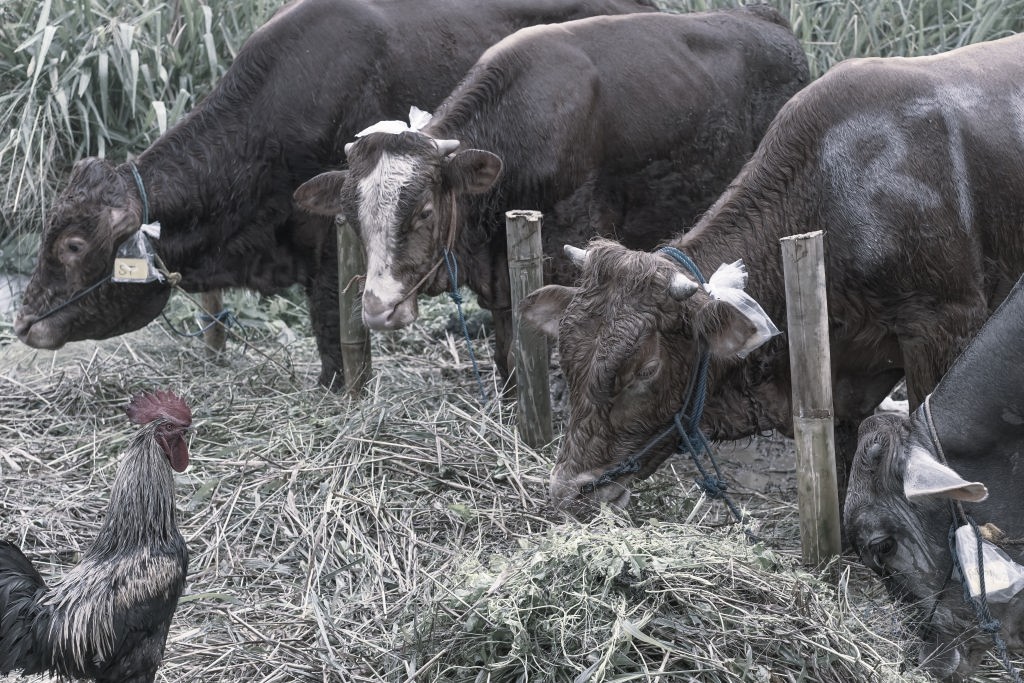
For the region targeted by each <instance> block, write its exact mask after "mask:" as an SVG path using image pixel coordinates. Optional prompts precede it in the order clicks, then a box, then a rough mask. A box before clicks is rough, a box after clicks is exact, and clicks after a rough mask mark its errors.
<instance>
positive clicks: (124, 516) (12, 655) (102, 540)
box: [0, 391, 192, 683]
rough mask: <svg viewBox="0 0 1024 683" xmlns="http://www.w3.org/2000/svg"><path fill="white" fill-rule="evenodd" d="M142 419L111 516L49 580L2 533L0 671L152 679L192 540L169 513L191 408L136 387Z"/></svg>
mask: <svg viewBox="0 0 1024 683" xmlns="http://www.w3.org/2000/svg"><path fill="white" fill-rule="evenodd" d="M127 412H128V419H129V420H131V421H132V422H133V423H135V424H138V425H143V427H142V429H140V430H139V432H138V434H136V435H135V438H134V440H133V441H132V442H131V445H129V446H128V449H127V451H126V453H125V455H124V458H123V461H122V462H121V464H120V466H119V467H118V470H117V476H116V477H115V479H114V486H113V490H112V491H111V494H110V504H109V505H108V507H107V517H106V519H105V520H104V522H103V526H102V528H101V529H100V531H99V533H98V534H97V536H96V540H95V541H94V542H93V544H92V547H90V548H89V550H87V551H86V553H85V555H84V556H83V557H82V561H81V562H80V563H79V564H78V566H76V567H75V568H74V569H71V570H70V571H69V572H68V573H67V574H65V575H64V577H63V579H61V580H60V581H59V582H58V583H56V584H55V585H54V586H52V587H48V586H47V585H46V583H45V582H44V581H43V577H42V576H40V575H39V572H38V571H36V569H35V567H33V566H32V563H31V562H30V561H29V560H28V558H26V557H25V555H24V554H22V552H21V550H19V549H18V548H17V547H16V546H14V545H12V544H10V543H7V542H5V541H0V674H8V673H10V672H11V671H19V670H20V671H22V672H24V673H26V674H33V673H41V672H51V673H55V674H57V675H58V676H62V677H73V678H87V679H93V680H96V681H110V682H113V681H118V682H119V683H136V682H142V681H153V680H154V679H155V678H156V670H157V667H158V666H159V665H160V661H161V659H162V658H163V653H164V644H165V642H166V640H167V632H168V629H169V628H170V624H171V616H172V615H173V614H174V609H175V607H176V606H177V604H178V597H179V596H180V595H181V592H182V590H183V589H184V587H185V572H186V570H187V568H188V549H187V548H186V546H185V541H184V539H183V538H182V537H181V534H180V533H179V532H178V527H177V525H176V524H175V522H174V475H173V473H172V472H171V470H172V469H173V470H175V471H177V472H183V471H184V470H185V468H186V467H187V466H188V445H187V444H186V442H185V436H184V435H185V431H186V430H187V429H188V427H189V426H190V425H191V424H192V411H191V410H189V407H188V406H187V405H186V404H185V402H184V401H183V400H182V399H181V398H179V397H178V396H176V395H174V394H172V393H170V392H165V391H156V392H153V393H149V394H141V395H138V396H136V397H134V398H133V399H132V401H131V403H130V404H129V406H128V409H127Z"/></svg>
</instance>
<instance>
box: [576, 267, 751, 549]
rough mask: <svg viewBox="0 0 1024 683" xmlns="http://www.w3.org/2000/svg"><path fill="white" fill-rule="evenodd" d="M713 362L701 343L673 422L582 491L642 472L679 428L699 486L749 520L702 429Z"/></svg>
mask: <svg viewBox="0 0 1024 683" xmlns="http://www.w3.org/2000/svg"><path fill="white" fill-rule="evenodd" d="M659 251H660V252H661V253H663V254H665V255H666V256H669V257H671V258H672V259H673V260H675V261H676V262H677V263H679V264H680V265H682V266H683V267H684V268H686V269H687V270H688V271H690V274H692V275H693V276H694V278H696V280H697V282H698V283H699V284H701V285H703V284H705V283H706V282H707V281H706V280H705V279H704V276H703V274H701V272H700V268H698V267H697V264H696V263H694V262H693V259H691V258H690V257H689V256H687V255H686V254H684V253H683V252H682V251H680V250H679V249H676V248H675V247H662V248H661V249H660V250H659ZM710 365H711V352H710V350H709V349H708V347H707V345H706V344H704V343H698V346H697V362H696V372H694V373H692V374H691V375H690V379H689V381H688V383H687V387H686V390H685V391H684V392H683V404H682V407H681V408H680V409H679V411H678V412H677V413H676V414H675V416H674V417H673V419H672V424H671V425H670V426H669V427H667V428H666V429H665V430H663V431H662V432H660V433H658V434H656V435H655V436H654V437H652V438H651V439H650V440H648V441H647V443H645V444H644V445H643V446H642V447H641V448H640V450H638V451H636V452H634V453H632V454H631V455H630V456H629V457H627V458H625V459H624V460H623V461H622V462H620V463H619V464H617V465H615V466H614V467H611V468H609V469H607V470H605V471H604V472H602V473H601V475H600V476H599V477H598V478H597V479H595V480H594V481H591V482H587V483H586V484H584V485H583V486H581V487H580V493H581V494H584V495H588V494H590V493H593V492H594V491H596V490H597V489H598V488H601V487H603V486H607V485H609V484H611V483H613V482H614V481H615V480H616V479H617V478H619V477H621V476H623V475H625V474H635V473H637V472H640V471H641V470H642V469H643V467H644V464H645V461H646V460H647V458H648V457H649V456H650V454H651V451H652V450H653V449H654V447H655V446H657V445H658V444H659V443H661V442H662V441H663V440H664V439H665V438H666V437H668V436H669V435H671V434H672V433H673V432H675V433H676V434H678V436H679V442H678V445H677V449H678V452H679V453H680V454H686V455H689V456H690V460H691V461H692V462H693V464H694V466H696V468H697V471H698V472H699V473H700V477H699V478H698V479H696V480H695V481H696V484H697V487H698V488H700V490H701V491H702V492H703V493H704V494H705V495H706V496H708V497H709V498H714V499H718V500H721V501H722V502H724V503H725V505H726V506H727V507H728V508H729V512H731V513H732V516H733V517H734V518H735V520H736V521H737V522H739V523H740V524H742V523H743V522H744V521H745V516H744V515H743V513H742V512H741V511H740V509H739V507H738V506H737V505H736V503H735V502H733V500H732V499H731V498H730V497H729V494H728V493H726V489H727V488H728V484H727V482H726V481H725V478H724V477H723V476H722V470H721V468H720V467H719V466H718V462H716V460H715V457H714V455H713V453H712V452H711V445H710V443H709V442H708V440H707V437H705V436H704V433H703V432H701V430H700V423H701V420H702V419H703V417H704V406H705V404H706V402H707V393H708V370H709V368H710ZM701 454H703V455H704V456H705V457H706V458H707V460H708V462H710V463H711V466H712V468H713V469H714V475H711V474H709V473H708V470H707V469H706V468H705V467H704V466H703V465H702V464H701V462H700V455H701ZM743 533H744V534H745V535H746V536H747V538H748V539H750V540H751V541H754V542H756V541H758V540H759V539H758V538H757V536H755V535H754V533H753V532H751V531H750V529H749V528H747V527H744V529H743Z"/></svg>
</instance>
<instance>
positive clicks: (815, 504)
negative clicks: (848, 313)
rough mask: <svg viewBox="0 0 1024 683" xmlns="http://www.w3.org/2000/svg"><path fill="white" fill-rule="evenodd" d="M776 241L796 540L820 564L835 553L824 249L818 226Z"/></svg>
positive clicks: (805, 555) (836, 513)
mask: <svg viewBox="0 0 1024 683" xmlns="http://www.w3.org/2000/svg"><path fill="white" fill-rule="evenodd" d="M780 242H781V244H782V265H783V270H784V272H785V280H786V317H787V320H788V321H789V322H788V333H789V363H790V367H791V370H792V380H793V431H794V437H795V439H796V475H797V503H798V507H799V510H800V544H801V547H802V549H803V561H804V563H805V564H808V565H821V564H823V563H824V562H826V561H828V560H829V559H830V558H831V557H833V556H836V555H838V554H839V553H840V551H841V547H840V536H839V493H838V487H837V483H836V460H835V437H834V435H833V431H832V428H833V422H834V419H833V414H832V363H831V354H830V352H829V346H828V344H829V340H828V304H827V302H826V300H825V258H824V254H825V252H824V247H823V239H822V232H821V231H820V230H819V231H817V232H811V233H807V234H804V235H794V236H792V237H785V238H783V239H782V240H780Z"/></svg>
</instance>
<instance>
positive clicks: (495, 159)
mask: <svg viewBox="0 0 1024 683" xmlns="http://www.w3.org/2000/svg"><path fill="white" fill-rule="evenodd" d="M445 170H446V173H447V176H448V181H449V182H450V183H451V186H452V188H453V189H454V190H455V191H456V192H462V193H465V194H480V193H482V192H486V191H487V190H489V189H491V186H492V185H494V183H495V181H497V180H498V176H499V175H501V157H499V156H498V155H496V154H491V153H490V152H485V151H484V150H482V149H467V150H465V151H462V152H459V153H458V154H455V155H454V156H452V157H451V158H450V159H448V161H447V162H446V164H445Z"/></svg>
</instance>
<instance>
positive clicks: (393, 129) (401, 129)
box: [356, 107, 431, 138]
mask: <svg viewBox="0 0 1024 683" xmlns="http://www.w3.org/2000/svg"><path fill="white" fill-rule="evenodd" d="M430 116H431V115H430V112H427V111H423V110H422V109H420V108H419V107H409V123H406V122H405V121H378V122H377V123H375V124H373V125H372V126H370V127H369V128H364V129H363V130H361V131H359V132H358V133H356V137H357V138H361V137H363V136H364V135H369V134H370V133H391V134H393V135H397V134H398V133H405V132H407V131H413V132H415V131H418V130H420V129H421V128H423V127H424V126H425V125H427V124H428V123H430Z"/></svg>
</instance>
